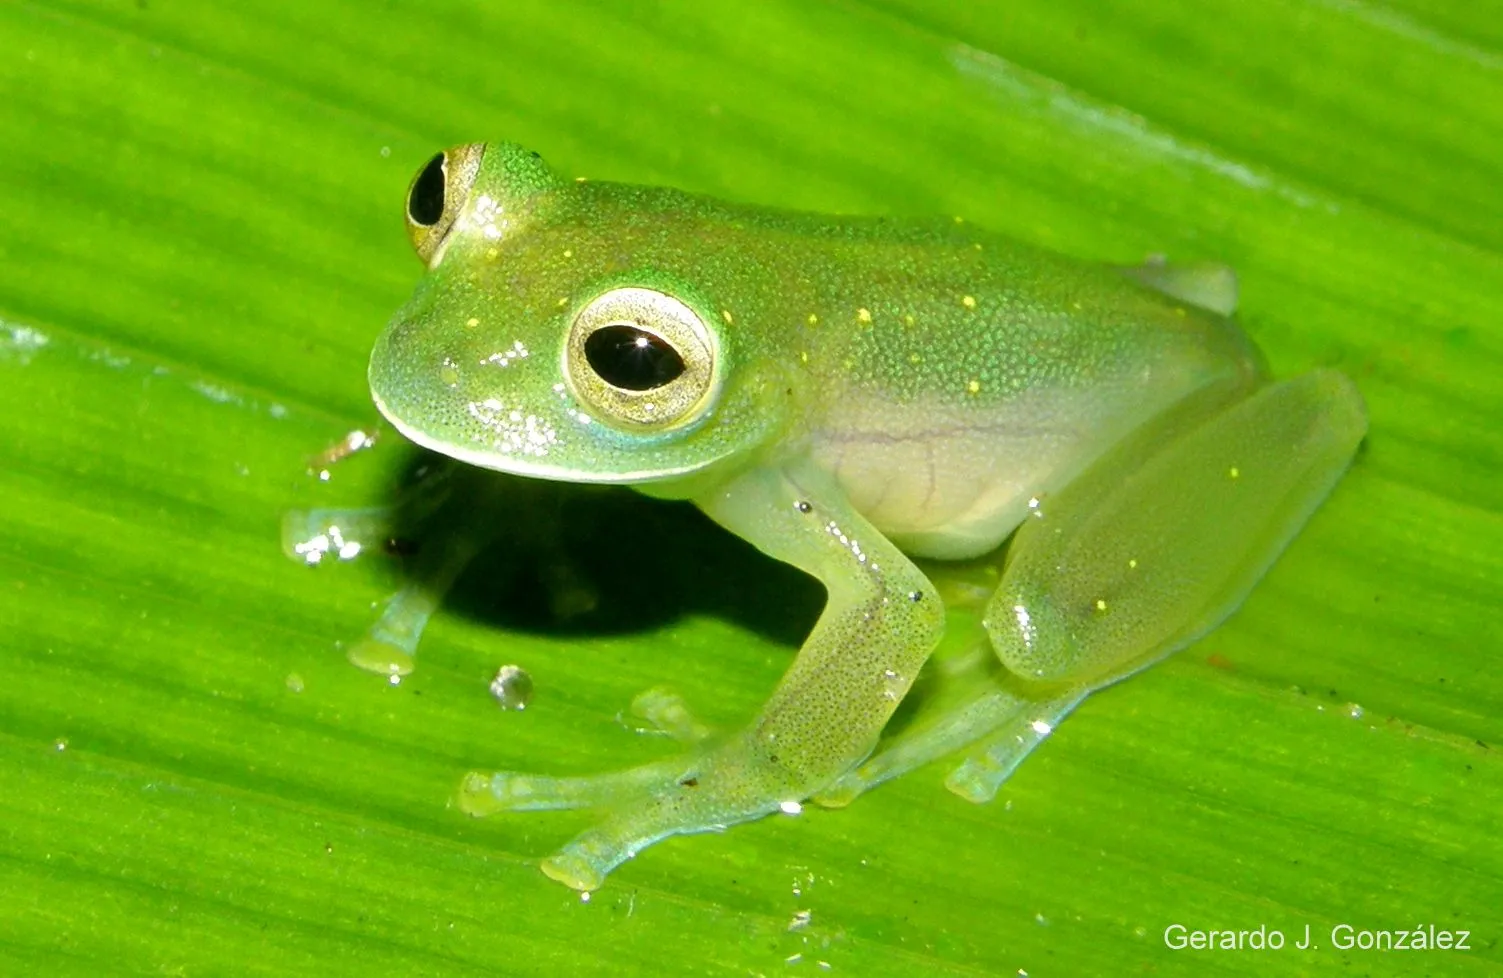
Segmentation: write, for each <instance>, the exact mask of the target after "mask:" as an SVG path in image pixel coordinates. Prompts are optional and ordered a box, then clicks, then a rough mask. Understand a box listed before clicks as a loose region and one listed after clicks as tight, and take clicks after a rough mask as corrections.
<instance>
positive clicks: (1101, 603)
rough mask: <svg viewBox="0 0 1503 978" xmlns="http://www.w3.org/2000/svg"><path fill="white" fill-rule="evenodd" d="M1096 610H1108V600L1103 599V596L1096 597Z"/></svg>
mask: <svg viewBox="0 0 1503 978" xmlns="http://www.w3.org/2000/svg"><path fill="white" fill-rule="evenodd" d="M1096 610H1097V611H1105V610H1106V601H1105V600H1103V599H1101V598H1097V599H1096Z"/></svg>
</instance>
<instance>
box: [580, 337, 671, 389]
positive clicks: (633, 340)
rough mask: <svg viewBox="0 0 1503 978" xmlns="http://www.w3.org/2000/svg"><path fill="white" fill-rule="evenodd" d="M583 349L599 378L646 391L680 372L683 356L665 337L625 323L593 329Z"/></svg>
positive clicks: (619, 385) (668, 381) (612, 384)
mask: <svg viewBox="0 0 1503 978" xmlns="http://www.w3.org/2000/svg"><path fill="white" fill-rule="evenodd" d="M584 352H585V359H587V360H589V361H590V367H591V368H593V369H594V371H595V373H597V374H599V375H600V379H601V380H603V381H605V382H606V383H607V384H610V385H611V386H612V387H620V388H622V389H623V390H629V391H650V390H652V389H653V388H655V387H662V386H663V385H664V384H667V383H670V382H671V381H673V380H674V379H675V378H677V377H678V376H679V375H680V374H682V373H683V372H684V358H683V357H681V356H679V355H678V351H677V350H675V349H674V348H673V347H672V346H671V345H669V343H668V341H667V340H665V339H663V338H662V337H661V336H658V335H656V334H654V333H649V332H647V331H646V330H645V329H638V328H637V327H635V326H628V325H627V324H625V323H616V324H614V325H611V326H604V327H601V328H600V329H597V330H595V332H593V333H591V334H590V338H589V339H587V340H585V343H584Z"/></svg>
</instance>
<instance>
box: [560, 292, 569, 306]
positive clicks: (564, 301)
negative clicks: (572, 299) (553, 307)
mask: <svg viewBox="0 0 1503 978" xmlns="http://www.w3.org/2000/svg"><path fill="white" fill-rule="evenodd" d="M568 304H569V297H568V296H566V295H561V296H559V297H558V307H559V308H560V309H562V308H564V307H565V306H567V305H568Z"/></svg>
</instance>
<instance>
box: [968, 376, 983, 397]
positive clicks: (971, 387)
mask: <svg viewBox="0 0 1503 978" xmlns="http://www.w3.org/2000/svg"><path fill="white" fill-rule="evenodd" d="M965 389H966V390H968V391H970V392H971V393H972V394H980V393H981V381H979V380H976V379H974V378H973V379H972V380H971V382H970V383H969V384H966V385H965Z"/></svg>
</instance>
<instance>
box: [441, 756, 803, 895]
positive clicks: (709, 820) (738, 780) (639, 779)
mask: <svg viewBox="0 0 1503 978" xmlns="http://www.w3.org/2000/svg"><path fill="white" fill-rule="evenodd" d="M778 775H779V771H778V769H777V767H776V765H769V764H768V763H767V760H766V758H765V757H762V756H760V755H759V753H758V752H757V751H755V750H754V749H752V748H750V747H749V746H748V742H747V741H745V740H739V741H733V742H732V743H730V744H724V745H721V746H720V747H719V748H717V749H715V750H712V751H696V752H694V753H692V754H689V755H686V756H683V757H677V758H672V759H669V760H666V761H659V762H656V763H652V764H647V765H643V766H642V767H638V768H633V769H630V770H626V771H618V772H614V773H610V774H603V775H595V776H591V777H570V778H553V777H546V776H540V775H531V774H522V773H519V772H512V771H497V772H479V771H476V772H472V773H470V774H469V775H467V776H466V777H465V779H464V781H463V782H462V783H461V785H460V789H459V796H458V798H457V800H456V804H457V807H458V808H459V809H460V810H461V811H463V812H465V813H466V814H469V815H476V816H483V815H490V814H493V813H495V812H501V811H538V810H548V809H567V808H602V809H605V810H606V812H607V815H606V817H605V819H604V820H603V821H602V822H601V823H599V824H598V825H596V826H595V827H594V828H592V829H589V830H588V831H586V832H584V833H582V834H580V835H579V836H576V837H575V838H574V839H573V840H572V841H571V842H569V843H568V844H567V845H565V846H564V847H563V848H562V849H560V850H559V851H558V852H557V853H555V854H554V855H553V856H552V857H550V858H548V859H546V860H544V861H543V864H542V870H543V872H544V873H546V874H547V875H548V876H550V877H551V878H553V879H555V880H558V881H559V882H561V883H563V884H565V885H567V886H571V887H573V888H574V889H577V890H591V889H594V888H595V887H597V886H599V885H600V884H601V883H602V882H603V881H604V880H605V877H606V876H607V875H609V874H610V872H611V870H613V869H615V868H616V867H617V866H619V865H621V863H623V862H625V861H626V860H628V859H630V858H632V857H633V856H635V855H636V854H637V853H638V852H640V851H641V850H643V849H645V848H646V847H648V846H650V845H652V844H653V843H654V842H658V841H660V840H662V839H665V838H667V837H669V836H671V835H684V834H689V833H696V832H718V831H721V830H722V829H724V828H725V827H726V826H728V825H733V824H736V823H739V822H745V821H749V820H751V819H754V818H760V817H761V816H763V815H768V814H771V813H773V812H776V811H779V810H781V811H784V812H789V813H796V812H798V811H799V810H800V809H801V806H800V804H799V802H800V800H801V798H800V797H799V796H800V795H801V794H805V793H804V792H800V791H799V790H798V789H797V788H791V787H790V788H786V789H784V790H782V791H779V790H778V788H777V786H776V785H777V782H778V781H779V780H780V778H779V776H778Z"/></svg>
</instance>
